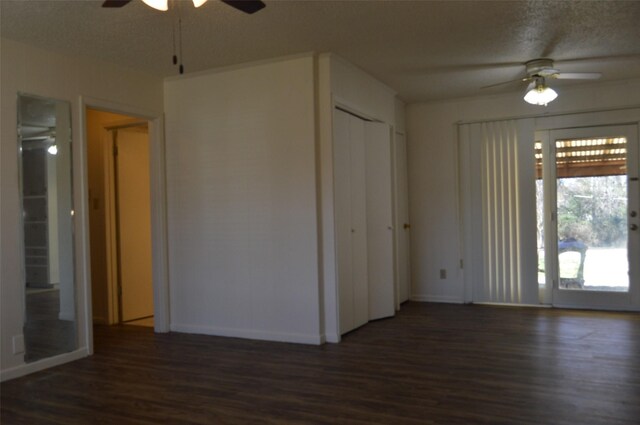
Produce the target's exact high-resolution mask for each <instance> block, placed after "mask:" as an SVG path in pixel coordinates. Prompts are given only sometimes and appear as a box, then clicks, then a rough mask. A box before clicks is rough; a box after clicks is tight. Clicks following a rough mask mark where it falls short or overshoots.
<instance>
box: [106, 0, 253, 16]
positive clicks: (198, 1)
mask: <svg viewBox="0 0 640 425" xmlns="http://www.w3.org/2000/svg"><path fill="white" fill-rule="evenodd" d="M131 1H132V0H106V1H105V2H104V3H102V7H123V6H126V5H127V4H129V3H131ZM142 1H144V2H145V3H146V4H148V5H149V6H151V7H153V8H154V9H158V10H167V0H142ZM206 1H207V0H193V5H194V6H195V7H200V6H202V5H203V4H204V3H206ZM220 1H222V2H223V3H226V4H228V5H229V6H231V7H233V8H235V9H238V10H240V11H242V12H244V13H248V14H252V13H256V12H257V11H259V10H260V9H263V8H264V7H265V4H264V3H263V2H262V1H260V0H220Z"/></svg>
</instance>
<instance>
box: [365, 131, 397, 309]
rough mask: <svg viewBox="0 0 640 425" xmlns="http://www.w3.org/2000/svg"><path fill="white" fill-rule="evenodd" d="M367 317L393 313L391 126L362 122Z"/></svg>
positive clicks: (393, 263) (393, 264)
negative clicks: (367, 285) (364, 153)
mask: <svg viewBox="0 0 640 425" xmlns="http://www.w3.org/2000/svg"><path fill="white" fill-rule="evenodd" d="M364 128H365V140H366V141H365V147H366V177H367V180H366V201H367V202H366V204H367V260H368V275H369V320H375V319H381V318H384V317H390V316H393V315H394V314H395V297H394V294H395V261H394V228H393V184H392V182H393V176H392V162H391V128H390V127H389V125H388V124H384V123H377V122H364Z"/></svg>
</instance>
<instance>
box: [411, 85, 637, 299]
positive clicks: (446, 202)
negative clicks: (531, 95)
mask: <svg viewBox="0 0 640 425" xmlns="http://www.w3.org/2000/svg"><path fill="white" fill-rule="evenodd" d="M558 92H559V97H558V99H557V100H555V101H554V102H553V103H551V104H550V105H549V106H547V107H539V106H531V105H528V104H527V103H525V102H524V101H523V100H522V93H520V92H518V93H513V94H507V95H500V96H487V97H480V98H471V99H460V100H450V101H442V102H433V103H423V104H413V105H409V106H408V108H407V134H408V157H409V158H408V159H409V167H408V168H409V199H410V215H411V224H412V227H411V267H412V273H411V279H412V284H413V287H412V299H414V300H422V301H443V302H463V300H464V288H463V275H462V271H461V270H460V269H459V260H460V259H461V258H462V254H461V252H462V251H461V242H460V228H459V220H458V181H457V152H456V145H457V126H456V122H458V121H474V120H491V119H500V118H510V117H523V116H533V115H545V114H546V115H548V114H557V113H566V112H579V111H586V110H605V109H610V108H619V107H626V106H638V105H640V79H635V80H629V81H620V82H613V83H601V84H594V83H591V82H590V83H586V84H580V85H575V86H572V87H571V86H569V87H564V88H561V89H560V88H559V89H558ZM440 269H445V270H446V271H447V279H440V278H439V271H440Z"/></svg>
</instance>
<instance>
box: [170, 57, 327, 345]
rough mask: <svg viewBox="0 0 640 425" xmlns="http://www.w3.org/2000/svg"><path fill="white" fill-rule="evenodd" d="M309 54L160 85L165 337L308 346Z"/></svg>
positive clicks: (316, 335)
mask: <svg viewBox="0 0 640 425" xmlns="http://www.w3.org/2000/svg"><path fill="white" fill-rule="evenodd" d="M314 106H315V85H314V58H313V56H311V55H306V56H302V57H296V58H288V59H283V60H279V61H274V62H270V63H261V64H254V65H247V66H244V67H235V68H233V69H227V70H220V71H217V72H210V73H203V74H198V75H193V76H186V77H183V78H177V79H172V80H168V81H166V83H165V112H166V148H167V197H168V226H169V257H170V264H169V269H170V282H171V297H170V298H171V329H172V330H177V331H184V332H195V333H205V334H216V335H228V336H237V337H248V338H258V339H270V340H280V341H294V342H303V343H316V344H317V343H320V342H321V329H320V326H321V325H320V316H319V315H320V311H319V276H318V249H317V248H318V236H317V204H316V163H315V108H314Z"/></svg>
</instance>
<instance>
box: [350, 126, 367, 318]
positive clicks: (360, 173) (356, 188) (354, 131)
mask: <svg viewBox="0 0 640 425" xmlns="http://www.w3.org/2000/svg"><path fill="white" fill-rule="evenodd" d="M349 118H350V125H349V135H350V141H351V225H352V231H351V243H352V245H351V258H352V264H353V293H354V294H353V296H354V309H353V313H354V328H356V327H359V326H362V325H364V324H365V323H367V322H368V321H369V318H370V314H369V291H370V287H369V283H368V278H370V276H368V271H367V264H368V262H369V261H368V258H367V240H368V231H367V220H368V217H367V191H366V184H367V179H366V165H367V164H366V149H365V145H366V143H368V141H367V140H366V135H365V121H363V120H361V119H359V118H357V117H354V116H349Z"/></svg>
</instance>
